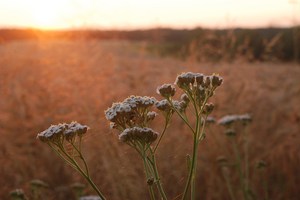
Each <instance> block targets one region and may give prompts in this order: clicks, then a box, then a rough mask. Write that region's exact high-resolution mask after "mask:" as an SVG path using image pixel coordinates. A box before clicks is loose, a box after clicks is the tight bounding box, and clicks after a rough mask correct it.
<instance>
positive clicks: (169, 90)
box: [157, 84, 176, 98]
mask: <svg viewBox="0 0 300 200" xmlns="http://www.w3.org/2000/svg"><path fill="white" fill-rule="evenodd" d="M175 92H176V89H175V87H174V85H172V84H163V85H162V86H159V87H158V88H157V93H158V94H160V95H161V96H163V97H165V98H169V97H172V96H174V95H175Z"/></svg>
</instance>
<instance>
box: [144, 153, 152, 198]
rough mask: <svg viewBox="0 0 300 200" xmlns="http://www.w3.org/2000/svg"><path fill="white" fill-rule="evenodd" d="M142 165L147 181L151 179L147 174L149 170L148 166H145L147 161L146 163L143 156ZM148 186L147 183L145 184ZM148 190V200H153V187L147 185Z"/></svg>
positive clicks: (149, 173)
mask: <svg viewBox="0 0 300 200" xmlns="http://www.w3.org/2000/svg"><path fill="white" fill-rule="evenodd" d="M143 164H144V168H145V173H146V179H147V181H148V180H149V179H150V178H152V177H151V172H149V168H148V165H147V161H146V158H145V156H143ZM147 184H148V183H147ZM148 189H149V194H150V199H151V200H155V195H154V191H153V186H152V185H150V184H148Z"/></svg>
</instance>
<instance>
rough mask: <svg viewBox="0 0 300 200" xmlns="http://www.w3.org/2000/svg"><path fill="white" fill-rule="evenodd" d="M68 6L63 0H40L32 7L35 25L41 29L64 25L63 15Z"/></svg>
mask: <svg viewBox="0 0 300 200" xmlns="http://www.w3.org/2000/svg"><path fill="white" fill-rule="evenodd" d="M66 8H67V6H66V5H64V4H63V3H62V1H59V0H56V1H39V2H37V3H35V4H34V5H33V7H32V12H31V13H32V21H33V26H35V27H36V28H40V29H56V28H60V27H63V26H64V25H65V24H63V20H62V18H63V15H64V13H66Z"/></svg>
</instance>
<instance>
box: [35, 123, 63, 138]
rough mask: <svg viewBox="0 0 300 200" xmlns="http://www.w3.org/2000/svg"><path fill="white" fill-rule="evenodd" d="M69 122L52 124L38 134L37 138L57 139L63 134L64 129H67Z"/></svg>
mask: <svg viewBox="0 0 300 200" xmlns="http://www.w3.org/2000/svg"><path fill="white" fill-rule="evenodd" d="M66 126H67V124H65V123H63V124H58V125H51V126H50V127H49V128H47V129H46V130H44V131H43V132H40V133H39V134H38V135H37V138H38V139H40V140H41V141H42V142H47V141H50V140H56V139H58V138H60V137H61V136H62V135H63V132H64V130H65V129H66Z"/></svg>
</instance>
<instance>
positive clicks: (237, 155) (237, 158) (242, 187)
mask: <svg viewBox="0 0 300 200" xmlns="http://www.w3.org/2000/svg"><path fill="white" fill-rule="evenodd" d="M232 139H233V140H232V141H233V150H234V153H235V156H236V161H237V167H238V172H239V178H240V185H241V189H242V191H243V195H244V199H246V200H247V199H248V195H247V191H246V190H245V182H244V179H245V177H244V174H243V171H242V166H241V165H242V160H241V156H240V153H239V149H238V147H237V143H236V141H235V140H234V139H235V138H232Z"/></svg>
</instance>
